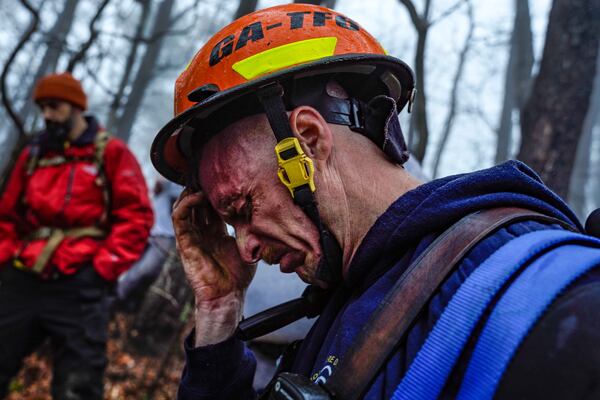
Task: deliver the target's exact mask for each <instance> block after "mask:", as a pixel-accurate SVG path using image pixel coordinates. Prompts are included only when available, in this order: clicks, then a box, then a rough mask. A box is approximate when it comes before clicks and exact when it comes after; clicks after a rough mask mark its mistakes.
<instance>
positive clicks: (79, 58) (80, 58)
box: [67, 0, 110, 72]
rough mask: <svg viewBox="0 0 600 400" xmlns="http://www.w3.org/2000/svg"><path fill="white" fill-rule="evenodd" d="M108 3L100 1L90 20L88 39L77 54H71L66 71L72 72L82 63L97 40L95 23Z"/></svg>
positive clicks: (98, 32) (108, 0)
mask: <svg viewBox="0 0 600 400" xmlns="http://www.w3.org/2000/svg"><path fill="white" fill-rule="evenodd" d="M109 2H110V0H102V2H101V3H100V5H99V6H98V8H97V9H96V14H94V16H93V17H92V19H91V21H90V37H89V38H88V40H86V41H85V42H84V43H83V44H82V45H81V47H80V48H79V51H78V52H77V53H75V54H73V56H72V57H71V59H70V60H69V64H68V65H67V71H69V72H73V69H75V66H76V65H77V64H79V63H80V62H81V61H83V59H84V58H85V55H86V53H87V52H88V50H89V49H90V47H91V46H92V44H93V43H94V42H95V41H96V39H97V38H98V35H99V34H100V31H98V28H96V23H97V22H98V20H99V19H100V16H101V15H102V12H103V11H104V9H105V8H106V6H107V5H108V3H109Z"/></svg>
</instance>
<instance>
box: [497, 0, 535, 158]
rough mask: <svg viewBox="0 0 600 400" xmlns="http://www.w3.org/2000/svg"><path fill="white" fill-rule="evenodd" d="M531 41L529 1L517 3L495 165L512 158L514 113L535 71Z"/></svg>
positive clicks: (519, 107)
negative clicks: (532, 71) (532, 72)
mask: <svg viewBox="0 0 600 400" xmlns="http://www.w3.org/2000/svg"><path fill="white" fill-rule="evenodd" d="M532 40H533V35H532V33H531V17H530V16H529V1H528V0H515V23H514V28H513V32H512V35H511V40H510V54H509V58H508V65H507V67H506V76H505V80H504V100H503V103H502V111H501V112H500V123H499V127H498V131H497V134H498V143H497V146H496V157H495V163H496V164H499V163H501V162H503V161H505V160H508V159H509V158H510V148H511V143H512V126H513V122H512V115H513V111H514V109H515V108H517V109H519V110H520V109H521V108H522V107H523V105H524V103H525V101H526V100H527V97H528V96H529V91H530V87H531V80H532V79H531V68H532V67H533V43H532Z"/></svg>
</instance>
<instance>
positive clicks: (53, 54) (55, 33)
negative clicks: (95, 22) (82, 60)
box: [19, 0, 79, 121]
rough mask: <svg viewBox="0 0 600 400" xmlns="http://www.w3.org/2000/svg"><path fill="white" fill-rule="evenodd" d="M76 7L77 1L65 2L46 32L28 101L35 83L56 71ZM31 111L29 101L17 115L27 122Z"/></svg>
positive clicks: (29, 88)
mask: <svg viewBox="0 0 600 400" xmlns="http://www.w3.org/2000/svg"><path fill="white" fill-rule="evenodd" d="M78 5H79V0H65V2H64V7H63V9H62V11H61V13H60V14H59V16H58V18H57V19H56V22H55V23H54V25H53V26H52V29H50V31H49V32H48V35H47V36H48V46H47V47H46V52H45V53H44V56H43V57H42V61H41V62H40V65H39V67H38V70H37V72H36V73H35V75H34V76H33V78H32V80H31V83H30V84H29V87H28V88H27V93H28V96H27V98H28V99H29V98H31V93H32V92H33V88H34V87H35V84H36V83H37V81H38V80H39V79H40V78H41V77H42V76H44V75H46V74H48V73H50V72H53V71H55V70H56V66H57V64H58V59H59V58H60V55H61V54H62V53H63V50H64V47H65V43H66V39H67V35H68V34H69V31H70V30H71V26H72V25H73V20H74V17H75V11H76V9H77V6H78ZM32 110H33V103H32V102H31V101H26V102H25V103H24V105H23V108H22V109H21V110H20V112H19V115H21V118H23V121H26V120H27V118H28V117H29V115H30V114H31V111H32Z"/></svg>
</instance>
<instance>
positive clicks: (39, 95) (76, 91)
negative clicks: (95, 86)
mask: <svg viewBox="0 0 600 400" xmlns="http://www.w3.org/2000/svg"><path fill="white" fill-rule="evenodd" d="M43 99H58V100H63V101H67V102H69V103H71V104H73V105H75V106H77V107H80V108H81V109H82V110H85V109H87V96H86V95H85V92H84V91H83V88H82V87H81V82H79V81H78V80H77V79H75V78H73V75H71V74H70V73H69V72H63V73H62V74H50V75H46V76H44V77H42V78H41V79H40V80H39V81H38V82H37V84H36V85H35V89H34V91H33V100H34V101H35V102H38V101H40V100H43Z"/></svg>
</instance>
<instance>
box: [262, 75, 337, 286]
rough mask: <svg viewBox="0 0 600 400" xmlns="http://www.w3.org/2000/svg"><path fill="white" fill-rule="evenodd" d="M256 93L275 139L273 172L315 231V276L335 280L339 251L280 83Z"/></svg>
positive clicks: (333, 282)
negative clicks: (320, 206)
mask: <svg viewBox="0 0 600 400" xmlns="http://www.w3.org/2000/svg"><path fill="white" fill-rule="evenodd" d="M257 95H258V99H259V101H260V103H261V104H262V107H263V109H264V111H265V114H267V119H268V120H269V125H271V129H272V130H273V134H274V135H275V138H276V139H277V145H276V146H275V153H276V154H277V161H278V164H279V169H278V171H277V175H278V176H279V179H280V180H281V182H282V183H283V184H284V185H285V186H286V187H287V188H288V190H289V191H290V193H291V195H292V198H293V199H294V203H296V204H297V205H298V206H299V207H300V208H302V210H303V211H304V213H305V214H306V215H307V216H308V218H310V220H311V221H312V222H313V223H314V224H315V226H316V227H317V229H318V231H319V238H320V242H321V247H322V249H323V257H322V258H321V261H320V263H319V266H318V268H317V272H316V275H317V278H318V279H320V280H322V281H324V282H328V283H329V284H335V283H338V282H339V281H340V280H341V276H342V265H341V263H342V251H341V248H340V245H339V243H338V242H337V240H336V239H335V237H334V236H333V234H331V232H329V230H328V229H327V228H326V227H325V226H324V225H323V222H322V220H321V216H320V215H319V210H318V208H317V201H316V199H315V194H314V192H315V189H316V188H315V181H314V165H313V161H312V160H311V159H310V157H308V156H307V155H306V154H305V153H304V150H303V149H302V146H301V145H300V142H299V141H298V139H297V138H296V137H294V133H293V132H292V128H291V126H290V123H289V120H288V116H287V113H286V109H285V104H284V101H283V97H282V96H283V87H282V86H281V85H280V84H279V83H276V82H275V83H272V84H269V85H267V86H264V87H262V88H260V90H259V91H258V93H257Z"/></svg>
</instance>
